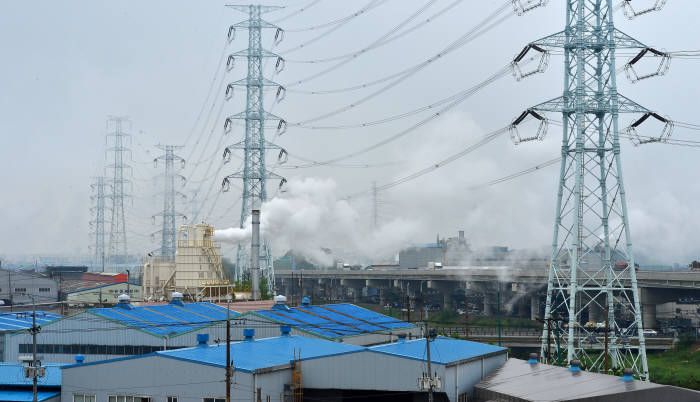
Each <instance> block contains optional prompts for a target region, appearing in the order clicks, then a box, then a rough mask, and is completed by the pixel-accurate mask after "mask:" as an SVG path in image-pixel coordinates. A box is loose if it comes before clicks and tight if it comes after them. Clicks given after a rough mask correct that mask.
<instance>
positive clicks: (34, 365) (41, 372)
mask: <svg viewBox="0 0 700 402" xmlns="http://www.w3.org/2000/svg"><path fill="white" fill-rule="evenodd" d="M25 296H28V297H30V298H31V299H32V327H31V328H29V329H28V331H29V333H30V334H32V361H31V363H30V364H29V367H25V368H24V376H25V377H31V378H32V395H33V396H32V401H33V402H37V400H38V399H37V383H38V378H39V377H44V376H45V375H46V371H45V369H44V368H43V367H41V362H40V361H39V360H38V359H37V354H36V335H37V334H38V333H39V331H41V327H39V326H37V325H36V296H34V295H31V294H26V293H25Z"/></svg>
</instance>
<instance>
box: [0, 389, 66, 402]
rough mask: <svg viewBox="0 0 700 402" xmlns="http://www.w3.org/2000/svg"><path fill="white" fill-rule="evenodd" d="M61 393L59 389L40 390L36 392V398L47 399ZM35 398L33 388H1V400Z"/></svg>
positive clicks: (12, 401)
mask: <svg viewBox="0 0 700 402" xmlns="http://www.w3.org/2000/svg"><path fill="white" fill-rule="evenodd" d="M60 395H61V393H60V392H58V391H38V392H37V393H36V398H37V400H38V401H45V400H47V399H51V398H54V397H57V396H60ZM33 400H34V393H33V392H32V390H28V391H1V390H0V402H32V401H33Z"/></svg>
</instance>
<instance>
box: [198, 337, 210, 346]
mask: <svg viewBox="0 0 700 402" xmlns="http://www.w3.org/2000/svg"><path fill="white" fill-rule="evenodd" d="M208 342H209V334H197V346H207V343H208Z"/></svg>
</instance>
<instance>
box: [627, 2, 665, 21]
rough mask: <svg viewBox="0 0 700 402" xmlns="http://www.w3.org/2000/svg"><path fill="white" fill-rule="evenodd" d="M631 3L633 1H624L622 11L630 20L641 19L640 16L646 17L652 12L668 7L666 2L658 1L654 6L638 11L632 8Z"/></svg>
mask: <svg viewBox="0 0 700 402" xmlns="http://www.w3.org/2000/svg"><path fill="white" fill-rule="evenodd" d="M630 1H631V0H622V10H623V12H624V13H625V16H626V17H627V18H629V19H634V18H635V17H639V16H640V15H644V14H647V13H650V12H652V11H659V10H661V9H662V8H664V6H665V5H666V0H656V2H655V3H654V5H653V6H651V7H648V8H645V9H642V10H638V11H637V10H635V9H634V8H633V7H632V4H631V3H630Z"/></svg>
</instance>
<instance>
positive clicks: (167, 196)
mask: <svg viewBox="0 0 700 402" xmlns="http://www.w3.org/2000/svg"><path fill="white" fill-rule="evenodd" d="M156 148H159V149H162V150H164V151H165V154H163V155H161V156H158V157H156V158H154V159H153V165H154V166H156V167H157V166H158V162H159V161H162V162H164V165H165V171H164V172H163V174H161V175H159V176H158V178H162V179H163V192H162V195H163V212H160V213H158V214H155V215H153V221H154V222H155V219H156V216H160V217H161V219H162V223H163V228H162V229H161V230H158V231H156V232H153V233H152V234H151V236H153V237H155V235H157V234H160V236H161V246H160V255H162V256H170V257H174V256H175V251H177V243H176V241H177V226H176V224H175V222H176V220H177V218H183V219H187V217H186V216H185V215H184V214H182V213H180V212H177V211H176V210H175V202H176V198H177V197H181V198H182V199H186V198H187V197H186V196H185V194H183V193H181V192H179V191H177V190H175V179H179V180H180V181H181V182H182V184H183V185H184V184H185V177H184V176H182V175H180V174H179V173H177V172H176V169H177V167H176V166H175V162H179V164H180V168H184V167H185V160H184V159H182V158H181V157H179V156H177V155H175V149H178V148H182V147H181V146H175V145H156Z"/></svg>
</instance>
